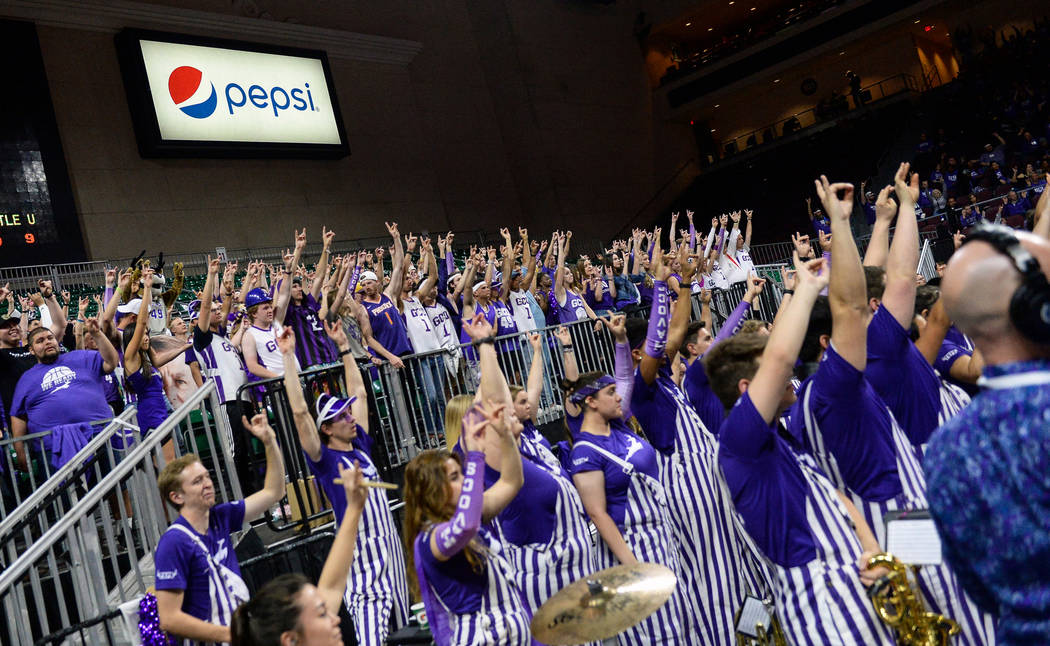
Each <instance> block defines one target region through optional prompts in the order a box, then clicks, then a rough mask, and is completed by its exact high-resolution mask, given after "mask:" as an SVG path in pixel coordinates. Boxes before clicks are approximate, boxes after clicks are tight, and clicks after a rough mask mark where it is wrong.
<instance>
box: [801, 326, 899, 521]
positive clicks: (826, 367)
mask: <svg viewBox="0 0 1050 646" xmlns="http://www.w3.org/2000/svg"><path fill="white" fill-rule="evenodd" d="M807 388H808V402H809V411H810V415H812V416H813V417H814V418H815V420H816V423H817V426H818V427H819V428H820V433H821V437H822V438H823V444H824V450H826V451H827V452H828V453H830V454H831V455H832V456H834V458H835V462H836V463H837V464H838V467H839V472H840V473H841V474H842V478H843V480H844V481H845V483H846V486H848V487H849V488H850V489H851V490H853V491H854V492H856V493H857V495H859V496H860V497H861V498H864V499H865V500H872V501H882V500H888V499H890V498H892V497H894V496H896V495H897V494H899V493H900V492H901V482H900V476H899V475H898V473H897V453H896V449H895V447H894V444H893V419H892V418H891V417H890V413H889V410H887V408H886V404H885V403H883V401H882V400H881V399H879V396H878V395H877V394H876V393H875V390H874V389H872V387H871V384H869V383H868V382H867V380H866V379H864V373H863V372H861V371H860V370H857V369H856V368H854V367H853V366H852V365H850V363H849V362H848V361H846V360H845V359H843V358H842V357H841V356H839V354H838V352H835V348H834V347H833V346H831V347H828V349H827V351H825V352H824V358H823V359H821V362H820V367H819V368H818V369H817V372H816V373H814V374H813V375H811V376H810V377H809V378H807V379H806V380H805V381H804V382H803V383H802V386H801V387H800V388H799V392H800V393H802V397H800V398H799V400H798V401H796V402H795V405H794V406H793V407H792V410H791V415H790V419H789V422H788V430H789V431H790V432H791V435H792V436H793V437H794V438H795V439H796V440H797V441H799V442H804V441H805V439H804V438H806V437H807V435H806V433H805V425H806V414H805V404H806V402H805V401H804V399H803V397H806V395H807V390H806V389H807ZM806 448H807V449H808V450H809V451H810V452H813V447H812V446H809V445H808V443H807V447H806Z"/></svg>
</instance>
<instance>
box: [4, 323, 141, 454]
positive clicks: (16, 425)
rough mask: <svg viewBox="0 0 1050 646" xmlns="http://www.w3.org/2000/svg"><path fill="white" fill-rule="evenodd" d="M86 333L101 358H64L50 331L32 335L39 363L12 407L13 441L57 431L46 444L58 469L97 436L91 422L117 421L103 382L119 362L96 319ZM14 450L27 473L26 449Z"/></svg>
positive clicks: (75, 354) (86, 353) (80, 353)
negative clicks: (23, 436)
mask: <svg viewBox="0 0 1050 646" xmlns="http://www.w3.org/2000/svg"><path fill="white" fill-rule="evenodd" d="M86 327H87V334H90V335H91V336H92V337H93V338H94V341H95V344H96V345H97V346H98V351H97V352H95V351H91V350H74V351H72V352H67V353H65V354H61V353H60V347H59V343H58V339H57V338H56V336H55V334H54V332H53V331H52V330H50V329H49V328H46V327H43V326H41V327H38V328H36V329H35V330H33V331H31V332H30V333H29V335H28V336H27V337H26V341H27V345H28V347H29V349H30V351H31V352H32V353H33V356H34V357H35V358H36V361H37V363H36V365H35V366H33V367H32V368H30V369H28V370H26V371H25V373H24V374H22V376H21V377H20V378H19V380H18V385H17V386H16V387H15V394H14V399H13V401H12V403H11V433H12V435H13V436H14V437H20V436H22V435H26V434H27V433H39V432H41V431H48V430H50V431H52V434H51V435H49V436H46V437H44V438H43V440H42V443H43V447H44V451H45V452H46V453H48V454H50V455H49V456H48V457H49V460H50V461H51V463H52V464H55V465H57V464H62V463H63V462H62V460H63V459H65V460H68V459H69V458H70V457H72V455H73V454H75V453H76V452H77V451H78V450H80V448H82V447H83V446H84V445H85V444H86V443H87V441H88V440H89V439H90V437H91V436H92V435H94V430H93V429H92V427H91V425H90V423H91V422H95V421H99V420H105V419H109V418H111V417H113V411H112V410H110V408H109V405H108V404H107V403H106V395H105V386H104V383H103V381H104V380H103V376H104V375H106V374H108V373H111V372H113V369H114V368H115V367H117V366H118V365H120V357H119V356H118V355H117V351H116V349H115V348H114V347H113V344H112V343H110V342H109V339H108V338H106V336H105V335H104V334H102V331H101V329H100V328H99V324H98V320H97V319H88V322H87V324H86ZM15 450H16V451H17V453H18V462H19V464H20V465H21V467H22V468H23V469H24V468H26V467H27V465H28V462H27V459H26V452H25V447H24V445H20V444H16V445H15Z"/></svg>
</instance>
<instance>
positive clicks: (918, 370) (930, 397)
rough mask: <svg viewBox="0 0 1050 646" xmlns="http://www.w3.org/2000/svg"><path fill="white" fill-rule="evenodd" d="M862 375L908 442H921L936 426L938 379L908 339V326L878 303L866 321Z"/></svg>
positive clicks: (938, 405)
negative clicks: (868, 321)
mask: <svg viewBox="0 0 1050 646" xmlns="http://www.w3.org/2000/svg"><path fill="white" fill-rule="evenodd" d="M864 376H865V377H867V379H868V381H869V382H870V383H871V385H872V387H874V388H875V392H877V393H878V394H879V396H880V397H881V398H882V400H883V401H884V402H886V404H887V405H888V406H889V407H890V411H891V412H892V413H893V417H894V418H896V420H897V423H898V424H900V425H901V428H902V429H904V433H905V434H906V435H907V436H908V439H909V440H910V441H911V443H912V444H913V445H914V446H921V445H923V444H925V443H926V441H927V440H928V439H929V438H930V434H931V433H933V429H935V428H937V414H938V412H939V411H940V407H941V395H940V393H941V380H940V379H939V378H938V377H937V373H936V372H934V371H933V366H931V365H930V364H929V362H927V361H926V359H925V357H923V356H922V353H920V352H919V349H918V348H916V347H915V344H914V343H912V342H911V338H910V337H909V335H908V330H906V329H904V328H903V327H901V325H900V323H898V322H897V319H895V318H893V315H892V314H890V312H889V310H887V309H886V308H885V307H879V309H878V311H876V312H875V316H873V317H872V318H871V323H869V324H868V367H867V368H866V369H865V370H864Z"/></svg>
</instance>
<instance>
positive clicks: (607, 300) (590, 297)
mask: <svg viewBox="0 0 1050 646" xmlns="http://www.w3.org/2000/svg"><path fill="white" fill-rule="evenodd" d="M601 281H602V300H600V301H599V300H598V299H596V298H595V297H594V290H593V289H591V288H590V287H587V289H585V290H584V292H583V296H584V298H586V299H587V304H588V305H590V306H591V309H592V310H611V309H613V307H615V303H613V298H612V294H610V293H609V281H607V280H605V279H604V278H603V279H601Z"/></svg>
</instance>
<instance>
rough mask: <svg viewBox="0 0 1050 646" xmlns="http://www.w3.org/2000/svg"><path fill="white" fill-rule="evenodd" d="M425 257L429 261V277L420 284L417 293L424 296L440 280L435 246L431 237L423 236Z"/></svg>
mask: <svg viewBox="0 0 1050 646" xmlns="http://www.w3.org/2000/svg"><path fill="white" fill-rule="evenodd" d="M422 245H423V257H424V258H425V259H426V261H427V277H426V278H425V279H424V280H423V282H422V283H420V285H419V289H417V290H416V294H417V295H419V296H420V297H422V295H423V294H426V293H427V292H429V291H430V288H431V287H433V286H435V285H437V281H438V264H437V256H435V255H434V247H433V246H432V245H431V243H430V238H423V240H422Z"/></svg>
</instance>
